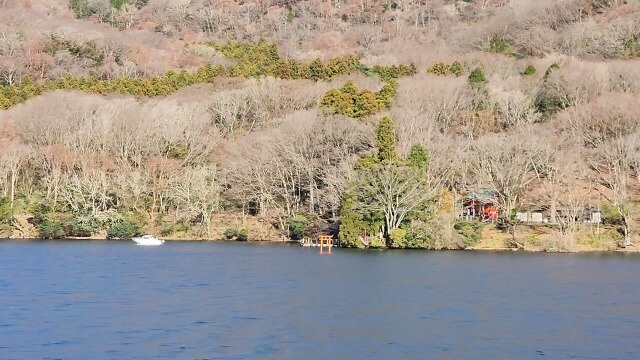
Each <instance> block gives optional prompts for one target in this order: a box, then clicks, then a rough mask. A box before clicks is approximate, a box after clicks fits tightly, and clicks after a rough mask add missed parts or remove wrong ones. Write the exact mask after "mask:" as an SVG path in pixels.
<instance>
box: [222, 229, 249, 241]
mask: <svg viewBox="0 0 640 360" xmlns="http://www.w3.org/2000/svg"><path fill="white" fill-rule="evenodd" d="M224 237H225V238H226V239H227V240H234V239H235V240H237V241H247V240H248V239H249V231H248V230H247V229H241V230H238V229H235V228H227V229H226V230H225V231H224Z"/></svg>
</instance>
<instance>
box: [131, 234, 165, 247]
mask: <svg viewBox="0 0 640 360" xmlns="http://www.w3.org/2000/svg"><path fill="white" fill-rule="evenodd" d="M131 240H133V241H135V242H136V245H145V246H152V245H162V244H164V240H160V239H156V238H155V237H153V235H142V236H139V237H134V238H133V239H131Z"/></svg>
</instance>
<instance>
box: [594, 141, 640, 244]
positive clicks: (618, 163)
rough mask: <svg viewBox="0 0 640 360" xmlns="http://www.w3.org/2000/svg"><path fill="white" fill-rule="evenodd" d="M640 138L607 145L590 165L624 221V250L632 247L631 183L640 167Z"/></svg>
mask: <svg viewBox="0 0 640 360" xmlns="http://www.w3.org/2000/svg"><path fill="white" fill-rule="evenodd" d="M639 135H640V134H638V133H635V134H632V135H629V136H625V137H620V138H617V139H614V140H611V141H608V142H606V143H605V144H603V145H601V146H600V147H599V148H598V149H597V150H596V151H595V153H594V157H593V159H592V160H591V161H590V164H591V166H592V167H593V169H594V170H595V171H596V172H597V173H598V175H599V178H600V181H601V183H602V184H603V185H604V186H605V187H606V188H607V189H609V190H610V194H611V203H612V204H613V206H614V207H615V208H616V210H617V212H618V214H619V215H620V217H621V219H622V230H623V235H624V243H623V244H622V246H625V247H626V246H630V245H633V244H632V243H631V216H630V209H629V201H630V200H631V185H632V184H631V183H632V179H633V177H637V174H638V173H637V166H638V164H640V142H639V141H638V136H639Z"/></svg>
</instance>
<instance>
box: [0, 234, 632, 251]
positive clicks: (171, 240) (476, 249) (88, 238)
mask: <svg viewBox="0 0 640 360" xmlns="http://www.w3.org/2000/svg"><path fill="white" fill-rule="evenodd" d="M159 239H162V240H165V241H169V242H212V243H220V242H227V243H253V244H257V243H268V244H287V245H294V244H295V245H298V244H300V242H299V241H298V240H247V241H238V240H226V239H184V238H175V237H174V238H172V237H160V238H159ZM2 240H14V241H20V240H24V241H87V240H91V241H95V240H99V241H132V240H131V239H108V238H105V237H100V236H90V237H66V238H61V239H47V238H23V237H9V238H2V239H0V242H2ZM333 247H334V248H342V249H354V250H390V251H401V250H404V251H425V252H428V251H463V252H465V251H466V252H519V253H547V254H582V253H610V254H614V253H640V247H638V246H630V247H627V248H618V249H597V248H581V249H576V250H564V249H557V250H549V249H543V248H525V249H518V248H508V247H482V246H480V247H473V246H472V247H467V248H464V249H462V248H461V249H449V248H443V249H417V248H416V249H413V248H379V249H358V248H349V247H342V246H337V245H333Z"/></svg>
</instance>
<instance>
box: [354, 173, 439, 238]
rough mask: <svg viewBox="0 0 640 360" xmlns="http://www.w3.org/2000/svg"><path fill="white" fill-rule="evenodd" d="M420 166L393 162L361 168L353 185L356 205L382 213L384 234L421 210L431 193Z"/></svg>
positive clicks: (362, 208) (387, 234)
mask: <svg viewBox="0 0 640 360" xmlns="http://www.w3.org/2000/svg"><path fill="white" fill-rule="evenodd" d="M420 171H421V170H420V169H417V168H414V167H408V166H401V165H396V164H387V165H378V166H374V167H370V168H367V169H364V170H363V171H362V173H361V174H359V176H358V179H357V180H356V186H354V192H355V193H354V195H355V199H356V208H358V209H360V210H364V211H380V212H382V213H383V214H384V220H385V236H386V237H387V238H388V237H389V233H390V231H391V230H392V229H397V228H399V227H400V224H401V223H402V222H403V221H404V220H405V219H406V218H407V216H408V215H409V214H411V213H413V212H417V211H424V208H425V207H426V205H427V203H428V201H429V200H430V199H431V192H430V191H428V184H427V182H426V179H425V178H424V175H422V174H420Z"/></svg>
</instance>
